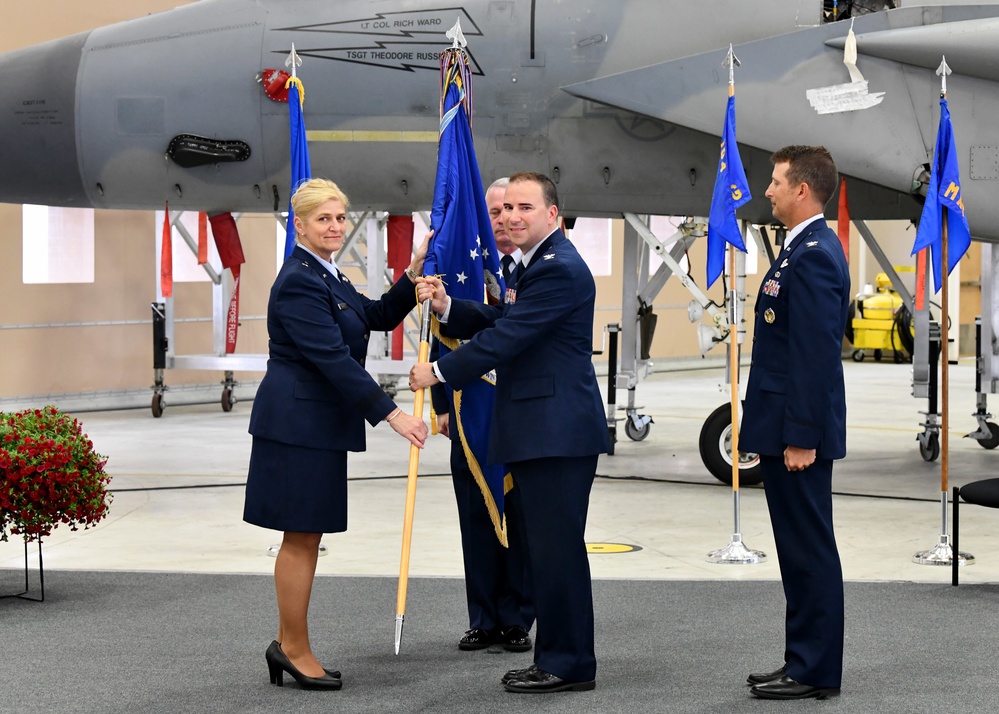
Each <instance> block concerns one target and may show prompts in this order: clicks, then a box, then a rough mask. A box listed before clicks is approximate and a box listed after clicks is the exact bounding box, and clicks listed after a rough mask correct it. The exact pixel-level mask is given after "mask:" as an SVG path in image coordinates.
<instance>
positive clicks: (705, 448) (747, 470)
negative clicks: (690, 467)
mask: <svg viewBox="0 0 999 714" xmlns="http://www.w3.org/2000/svg"><path fill="white" fill-rule="evenodd" d="M697 445H698V448H699V449H700V452H701V461H703V462H704V465H705V466H706V467H707V469H708V471H710V472H711V475H712V476H714V477H715V478H716V479H718V480H719V481H721V482H722V483H726V484H728V485H730V486H731V485H732V406H731V405H730V404H722V405H721V406H720V407H718V408H717V409H715V410H714V411H713V412H711V414H710V415H708V418H707V419H705V420H704V426H702V427H701V436H700V439H698V444H697ZM762 480H763V473H762V469H761V467H760V456H759V454H753V453H747V452H744V451H740V452H739V484H740V485H742V486H754V485H756V484H758V483H760V481H762Z"/></svg>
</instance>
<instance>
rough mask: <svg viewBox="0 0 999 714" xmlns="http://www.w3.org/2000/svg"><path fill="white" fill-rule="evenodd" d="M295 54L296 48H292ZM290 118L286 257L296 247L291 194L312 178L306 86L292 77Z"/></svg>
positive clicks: (289, 83) (290, 83) (289, 102)
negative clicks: (304, 107) (306, 124)
mask: <svg viewBox="0 0 999 714" xmlns="http://www.w3.org/2000/svg"><path fill="white" fill-rule="evenodd" d="M292 55H293V56H294V50H292ZM286 86H287V87H288V119H289V123H290V130H291V132H290V136H291V191H290V193H289V194H288V226H287V230H286V233H285V237H284V257H285V258H287V257H288V256H289V255H291V251H292V250H294V248H295V212H294V211H292V210H291V194H293V193H295V191H296V190H297V189H298V187H299V185H300V184H301V183H302V182H303V181H306V180H308V179H310V178H312V166H311V164H310V162H309V142H308V140H307V138H306V135H305V119H304V118H303V117H302V107H303V105H304V103H305V87H304V86H303V85H302V80H300V79H299V78H298V77H292V78H291V79H289V80H288V82H287V85H286Z"/></svg>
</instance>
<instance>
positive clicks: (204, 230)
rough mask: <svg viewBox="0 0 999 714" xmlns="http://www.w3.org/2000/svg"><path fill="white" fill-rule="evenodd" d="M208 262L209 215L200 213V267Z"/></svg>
mask: <svg viewBox="0 0 999 714" xmlns="http://www.w3.org/2000/svg"><path fill="white" fill-rule="evenodd" d="M207 262H208V214H207V213H205V212H204V211H201V212H200V213H198V265H204V264H205V263H207Z"/></svg>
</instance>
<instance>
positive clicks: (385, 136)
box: [305, 130, 440, 144]
mask: <svg viewBox="0 0 999 714" xmlns="http://www.w3.org/2000/svg"><path fill="white" fill-rule="evenodd" d="M305 135H306V138H307V139H308V140H309V141H332V142H338V141H343V142H369V141H393V142H398V143H433V144H436V143H437V141H438V140H439V139H440V135H439V132H436V131H322V130H319V131H306V132H305Z"/></svg>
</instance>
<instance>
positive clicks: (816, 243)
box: [805, 240, 819, 248]
mask: <svg viewBox="0 0 999 714" xmlns="http://www.w3.org/2000/svg"><path fill="white" fill-rule="evenodd" d="M818 244H819V242H818V241H817V240H810V241H808V242H807V243H805V245H806V246H807V247H809V248H811V247H812V246H816V245H818Z"/></svg>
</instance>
